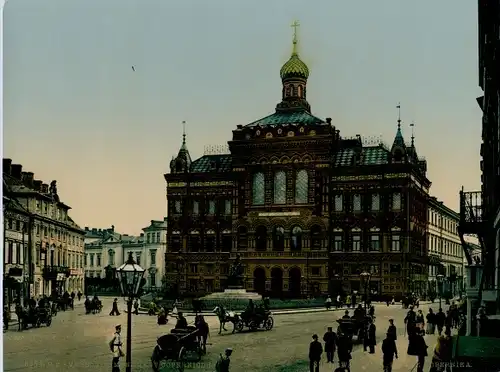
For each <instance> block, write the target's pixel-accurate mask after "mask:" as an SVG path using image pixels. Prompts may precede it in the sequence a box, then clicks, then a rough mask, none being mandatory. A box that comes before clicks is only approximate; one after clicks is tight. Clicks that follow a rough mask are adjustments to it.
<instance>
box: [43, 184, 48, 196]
mask: <svg viewBox="0 0 500 372" xmlns="http://www.w3.org/2000/svg"><path fill="white" fill-rule="evenodd" d="M48 193H49V185H47V184H46V183H42V194H48Z"/></svg>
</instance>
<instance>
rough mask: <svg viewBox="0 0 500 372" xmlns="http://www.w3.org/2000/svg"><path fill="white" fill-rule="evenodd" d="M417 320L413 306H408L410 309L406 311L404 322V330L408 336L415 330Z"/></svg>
mask: <svg viewBox="0 0 500 372" xmlns="http://www.w3.org/2000/svg"><path fill="white" fill-rule="evenodd" d="M416 321H417V314H415V312H414V311H413V306H410V310H408V313H407V314H406V317H405V324H406V330H407V332H408V337H409V336H410V334H411V332H413V331H414V330H415V324H416Z"/></svg>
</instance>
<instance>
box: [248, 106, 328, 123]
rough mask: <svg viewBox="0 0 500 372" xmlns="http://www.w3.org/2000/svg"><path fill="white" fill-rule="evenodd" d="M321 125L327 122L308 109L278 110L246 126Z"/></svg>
mask: <svg viewBox="0 0 500 372" xmlns="http://www.w3.org/2000/svg"><path fill="white" fill-rule="evenodd" d="M287 124H292V125H321V124H325V125H327V123H326V122H325V121H324V120H323V119H320V118H318V117H316V116H314V115H311V114H310V113H308V112H307V111H304V110H300V111H278V112H275V113H274V114H271V115H269V116H266V117H265V118H262V119H259V120H257V121H254V122H253V123H250V124H247V125H246V127H257V126H260V127H264V126H278V125H287Z"/></svg>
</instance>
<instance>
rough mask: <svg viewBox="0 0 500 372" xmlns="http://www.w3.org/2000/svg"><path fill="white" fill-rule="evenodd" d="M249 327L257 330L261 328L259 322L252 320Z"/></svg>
mask: <svg viewBox="0 0 500 372" xmlns="http://www.w3.org/2000/svg"><path fill="white" fill-rule="evenodd" d="M248 328H250V330H251V331H256V330H257V329H258V328H259V324H258V323H257V322H255V321H253V320H251V321H250V324H249V325H248Z"/></svg>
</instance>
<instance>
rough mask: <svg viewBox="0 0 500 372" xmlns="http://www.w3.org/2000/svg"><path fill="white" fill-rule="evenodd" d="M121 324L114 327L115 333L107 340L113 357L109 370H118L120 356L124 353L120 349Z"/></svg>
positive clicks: (116, 371) (117, 371)
mask: <svg viewBox="0 0 500 372" xmlns="http://www.w3.org/2000/svg"><path fill="white" fill-rule="evenodd" d="M121 332H122V326H121V325H120V324H118V325H117V326H116V327H115V334H114V336H113V338H112V339H111V341H110V342H109V348H110V350H111V352H112V353H113V359H112V362H111V371H112V372H120V358H121V357H124V356H125V353H124V352H123V351H122V346H123V344H122V337H121Z"/></svg>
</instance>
